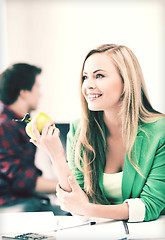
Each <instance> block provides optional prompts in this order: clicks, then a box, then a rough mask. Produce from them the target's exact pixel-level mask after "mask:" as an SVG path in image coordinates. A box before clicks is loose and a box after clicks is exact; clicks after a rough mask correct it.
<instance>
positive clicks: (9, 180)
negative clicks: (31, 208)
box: [0, 102, 42, 206]
mask: <svg viewBox="0 0 165 240" xmlns="http://www.w3.org/2000/svg"><path fill="white" fill-rule="evenodd" d="M12 119H20V116H18V115H16V114H15V113H14V112H13V111H11V110H10V109H9V108H8V107H7V106H5V105H4V104H2V103H1V102H0V206H2V205H8V204H12V203H13V204H15V203H17V202H20V201H21V199H25V197H26V196H28V197H29V196H30V195H31V194H32V193H33V190H34V188H35V184H36V180H37V178H38V176H41V175H42V172H41V171H40V170H39V169H38V168H37V167H36V166H35V164H34V160H35V153H36V147H35V146H34V145H33V144H31V143H30V142H29V137H28V136H27V134H26V132H25V126H26V124H25V123H22V122H14V121H13V120H12Z"/></svg>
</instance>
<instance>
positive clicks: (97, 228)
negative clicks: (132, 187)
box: [0, 213, 165, 240]
mask: <svg viewBox="0 0 165 240" xmlns="http://www.w3.org/2000/svg"><path fill="white" fill-rule="evenodd" d="M29 214H30V213H29ZM31 214H34V213H31ZM38 216H41V215H40V214H39V215H38ZM45 216H46V215H45ZM0 220H1V221H0V223H2V220H3V219H0ZM50 220H51V221H50ZM90 220H94V219H90ZM35 221H36V220H35ZM44 221H45V222H44V224H43V225H42V224H39V223H40V222H41V217H40V220H39V221H36V226H38V227H41V228H40V231H33V232H38V233H43V234H46V235H51V236H55V237H56V239H57V240H65V239H71V240H74V239H76V240H79V239H86V240H88V239H95V240H97V239H99V240H100V239H101V240H104V239H123V238H124V237H127V239H136V240H139V239H148V240H153V239H165V216H160V217H159V219H157V220H155V221H150V222H142V223H128V228H129V232H130V236H126V233H125V229H124V225H123V222H122V221H114V220H107V219H101V220H100V221H98V219H96V222H97V223H96V224H95V225H89V222H88V221H87V220H83V221H82V219H78V218H76V217H75V216H53V218H52V215H51V219H50V218H49V219H45V220H44ZM47 222H48V223H49V224H48V225H49V226H50V223H51V224H52V223H53V224H54V226H56V229H57V228H58V230H57V231H53V230H50V229H49V230H48V231H43V226H44V225H45V224H46V223H47ZM25 224H28V223H25ZM75 224H82V226H77V227H71V226H74V225H75ZM83 224H86V225H83ZM41 225H42V226H41ZM45 227H46V226H45ZM68 227H69V228H68ZM61 228H63V230H59V229H61ZM64 228H65V229H64ZM45 229H46V228H45ZM20 233H25V232H22V231H21V229H20ZM3 235H5V234H3ZM6 235H9V234H6Z"/></svg>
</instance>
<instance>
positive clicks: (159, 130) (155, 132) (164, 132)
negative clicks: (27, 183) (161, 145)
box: [138, 117, 165, 138]
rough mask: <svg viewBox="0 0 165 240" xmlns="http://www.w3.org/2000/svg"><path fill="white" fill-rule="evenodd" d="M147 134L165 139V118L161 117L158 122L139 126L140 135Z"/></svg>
mask: <svg viewBox="0 0 165 240" xmlns="http://www.w3.org/2000/svg"><path fill="white" fill-rule="evenodd" d="M142 132H143V133H147V135H151V136H159V137H161V136H162V137H163V138H165V117H161V118H159V119H158V120H156V121H153V122H150V123H143V124H142V125H140V126H139V131H138V133H139V134H141V133H142Z"/></svg>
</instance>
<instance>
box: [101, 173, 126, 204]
mask: <svg viewBox="0 0 165 240" xmlns="http://www.w3.org/2000/svg"><path fill="white" fill-rule="evenodd" d="M122 177H123V172H119V173H113V174H107V173H104V174H103V188H104V193H105V195H106V197H107V198H108V199H110V201H111V202H112V203H114V204H120V203H122V192H121V184H122Z"/></svg>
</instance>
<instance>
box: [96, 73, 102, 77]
mask: <svg viewBox="0 0 165 240" xmlns="http://www.w3.org/2000/svg"><path fill="white" fill-rule="evenodd" d="M103 77H104V75H103V74H100V73H99V74H97V75H96V78H103Z"/></svg>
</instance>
